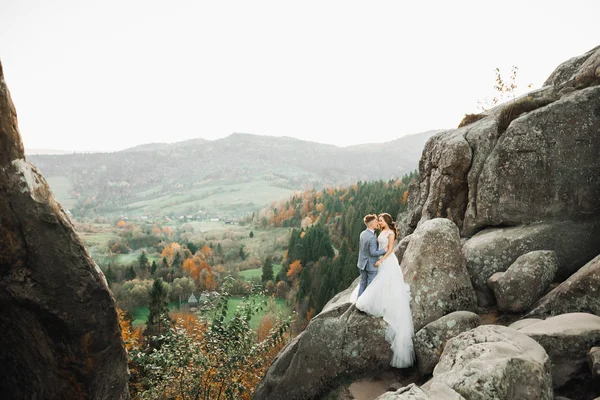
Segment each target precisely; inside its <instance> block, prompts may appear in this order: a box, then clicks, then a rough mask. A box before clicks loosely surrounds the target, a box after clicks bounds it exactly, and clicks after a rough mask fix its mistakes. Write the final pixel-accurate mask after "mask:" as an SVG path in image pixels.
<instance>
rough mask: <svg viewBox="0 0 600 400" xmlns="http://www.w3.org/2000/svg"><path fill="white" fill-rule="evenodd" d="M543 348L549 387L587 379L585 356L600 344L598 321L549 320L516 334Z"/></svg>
mask: <svg viewBox="0 0 600 400" xmlns="http://www.w3.org/2000/svg"><path fill="white" fill-rule="evenodd" d="M518 331H519V332H521V333H524V334H525V335H527V336H529V337H531V338H532V339H535V341H536V342H538V343H539V344H541V345H542V347H544V349H546V352H547V353H548V356H549V357H550V360H551V361H552V383H553V385H554V387H556V388H559V387H561V386H563V385H565V384H566V383H568V382H569V381H570V380H572V379H573V378H575V377H577V376H580V375H584V376H585V375H587V374H588V373H589V369H588V360H587V357H588V352H589V350H590V349H591V348H592V346H594V345H596V344H598V343H600V317H598V316H596V315H592V314H584V313H572V314H562V315H558V316H556V317H551V318H548V319H546V320H545V321H540V322H537V323H534V324H530V325H527V326H525V327H522V328H520V329H519V330H518Z"/></svg>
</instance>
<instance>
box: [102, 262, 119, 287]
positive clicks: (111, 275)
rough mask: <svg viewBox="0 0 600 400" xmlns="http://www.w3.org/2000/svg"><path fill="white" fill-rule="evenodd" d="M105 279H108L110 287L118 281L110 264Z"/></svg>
mask: <svg viewBox="0 0 600 400" xmlns="http://www.w3.org/2000/svg"><path fill="white" fill-rule="evenodd" d="M104 277H105V278H106V282H108V284H109V285H111V284H112V283H113V282H114V281H115V279H117V277H116V276H115V271H113V269H112V267H111V265H110V264H108V268H107V269H106V273H105V274H104Z"/></svg>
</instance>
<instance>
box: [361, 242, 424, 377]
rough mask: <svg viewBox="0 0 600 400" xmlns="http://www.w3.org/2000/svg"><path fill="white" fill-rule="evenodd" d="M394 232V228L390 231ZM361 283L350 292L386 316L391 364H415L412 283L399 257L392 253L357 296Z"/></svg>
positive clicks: (384, 245)
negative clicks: (391, 354)
mask: <svg viewBox="0 0 600 400" xmlns="http://www.w3.org/2000/svg"><path fill="white" fill-rule="evenodd" d="M388 233H390V234H391V232H388ZM388 240H389V238H388V235H387V234H385V232H382V234H380V235H379V237H378V238H377V242H378V244H379V248H380V249H386V248H387V246H388ZM358 288H359V287H358V286H357V287H356V289H355V290H354V292H353V293H352V296H351V298H350V299H351V301H352V302H353V303H355V304H356V308H358V309H359V310H361V311H364V312H365V313H367V314H369V315H373V316H375V317H383V319H384V321H385V322H387V323H388V329H387V332H386V334H385V339H386V340H387V341H388V342H389V343H390V344H391V347H392V351H393V353H394V354H393V357H392V361H391V363H390V364H391V365H392V367H396V368H406V367H410V366H411V365H413V364H414V360H415V355H414V349H413V335H414V327H413V319H412V313H411V311H410V286H409V285H408V284H407V283H404V275H403V273H402V269H401V268H400V264H399V263H398V258H397V257H396V255H395V254H394V253H392V254H390V255H389V256H388V258H386V259H385V260H384V261H383V262H382V263H381V265H380V266H379V268H378V272H377V275H376V276H375V278H374V279H373V281H372V282H371V284H370V285H369V286H367V288H366V289H365V291H364V292H363V294H362V295H361V296H360V297H359V298H358V299H357V297H358Z"/></svg>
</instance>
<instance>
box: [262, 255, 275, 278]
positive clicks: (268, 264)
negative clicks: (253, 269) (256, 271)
mask: <svg viewBox="0 0 600 400" xmlns="http://www.w3.org/2000/svg"><path fill="white" fill-rule="evenodd" d="M272 280H273V263H272V261H271V257H270V256H267V258H266V259H265V263H264V264H263V267H262V281H263V282H267V281H272Z"/></svg>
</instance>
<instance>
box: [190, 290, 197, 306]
mask: <svg viewBox="0 0 600 400" xmlns="http://www.w3.org/2000/svg"><path fill="white" fill-rule="evenodd" d="M188 305H189V306H190V307H194V306H197V305H198V299H197V298H196V296H194V293H192V294H191V295H190V297H189V298H188Z"/></svg>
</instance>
